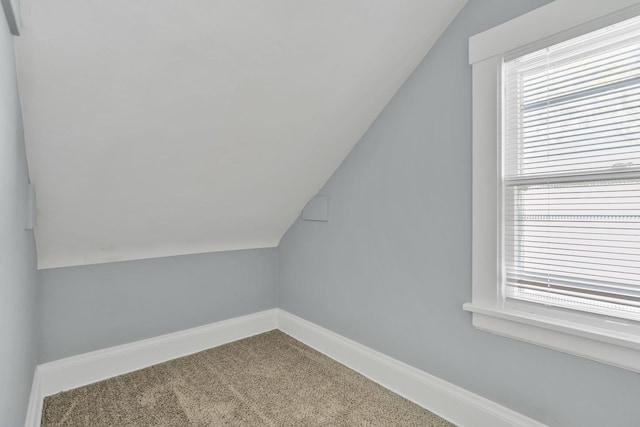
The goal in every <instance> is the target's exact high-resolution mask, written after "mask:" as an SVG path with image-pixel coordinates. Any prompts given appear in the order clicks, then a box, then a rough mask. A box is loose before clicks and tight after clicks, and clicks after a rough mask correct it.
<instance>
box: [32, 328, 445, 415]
mask: <svg viewBox="0 0 640 427" xmlns="http://www.w3.org/2000/svg"><path fill="white" fill-rule="evenodd" d="M42 426H46V427H50V426H74V427H80V426H433V427H436V426H437V427H440V426H453V424H451V423H449V422H447V421H445V420H443V419H442V418H439V417H438V416H436V415H434V414H433V413H431V412H429V411H427V410H425V409H423V408H421V407H419V406H418V405H415V404H413V403H411V402H409V401H408V400H406V399H404V398H402V397H400V396H398V395H397V394H394V393H392V392H390V391H389V390H387V389H385V388H383V387H380V386H379V385H377V384H376V383H374V382H372V381H370V380H368V379H367V378H365V377H363V376H362V375H360V374H358V373H356V372H354V371H352V370H351V369H349V368H347V367H345V366H344V365H341V364H339V363H337V362H336V361H334V360H332V359H330V358H328V357H326V356H324V355H322V354H321V353H318V352H317V351H315V350H313V349H311V348H310V347H308V346H306V345H304V344H302V343H300V342H299V341H296V340H294V339H293V338H291V337H289V336H288V335H286V334H284V333H282V332H280V331H277V330H275V331H271V332H267V333H265V334H261V335H256V336H254V337H251V338H247V339H243V340H240V341H236V342H233V343H230V344H226V345H223V346H220V347H216V348H212V349H210V350H206V351H203V352H200V353H196V354H193V355H190V356H187V357H182V358H180V359H175V360H171V361H169V362H165V363H161V364H159V365H154V366H151V367H149V368H146V369H142V370H139V371H135V372H132V373H129V374H125V375H120V376H118V377H114V378H110V379H108V380H105V381H101V382H98V383H95V384H91V385H88V386H85V387H80V388H77V389H74V390H69V391H65V392H62V393H59V394H56V395H54V396H49V397H47V398H45V400H44V409H43V413H42Z"/></svg>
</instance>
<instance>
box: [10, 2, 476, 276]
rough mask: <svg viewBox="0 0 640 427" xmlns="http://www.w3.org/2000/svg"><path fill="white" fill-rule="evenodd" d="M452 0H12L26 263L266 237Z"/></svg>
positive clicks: (250, 244) (393, 84)
mask: <svg viewBox="0 0 640 427" xmlns="http://www.w3.org/2000/svg"><path fill="white" fill-rule="evenodd" d="M464 3H465V1H464V0H393V1H389V0H328V1H318V0H316V1H311V0H224V1H222V0H135V1H132V0H126V1H125V0H109V1H96V0H57V1H46V0H23V4H22V24H23V27H22V30H21V31H22V35H21V37H18V38H17V39H16V43H17V45H16V49H17V57H18V63H19V66H18V73H19V86H20V93H21V98H22V108H23V116H24V117H23V119H24V126H25V139H26V143H27V154H28V161H29V168H30V173H31V178H32V181H33V183H34V185H35V189H36V193H37V204H38V210H37V222H38V225H37V228H36V242H37V248H38V263H39V268H51V267H60V266H70V265H82V264H92V263H101V262H110V261H119V260H131V259H141V258H152V257H159V256H168V255H178V254H190V253H199V252H211V251H221V250H233V249H245V248H262V247H274V246H277V245H278V242H279V240H280V238H281V237H282V236H283V234H284V233H285V232H286V230H287V229H288V227H289V226H290V225H291V223H292V222H293V221H294V220H295V219H296V217H297V216H298V215H299V213H300V210H301V209H302V208H303V207H304V205H305V204H306V203H307V201H308V200H309V199H310V198H312V197H313V196H314V195H315V194H316V193H317V191H318V190H319V189H320V188H321V187H322V185H323V184H324V183H325V182H326V180H327V179H328V178H329V177H330V175H331V174H332V173H333V172H334V170H335V169H336V168H337V167H338V166H339V165H340V163H341V162H342V160H343V159H344V158H345V156H346V155H347V154H348V152H349V151H350V150H351V148H352V147H353V146H354V145H355V144H356V142H357V141H358V140H359V139H360V137H361V136H362V135H363V134H364V132H365V131H366V129H367V128H368V127H369V125H370V124H371V122H372V121H373V120H374V119H375V117H376V116H377V115H378V114H379V112H380V111H381V110H382V109H383V108H384V106H385V105H386V104H387V102H388V101H389V100H390V99H391V97H392V96H393V95H394V94H395V92H396V91H397V90H398V89H399V87H400V86H401V85H402V83H403V82H404V80H405V79H406V78H407V77H408V75H409V74H410V73H411V71H413V69H414V68H415V66H416V65H417V64H418V63H419V61H420V60H421V59H422V58H423V56H424V55H425V54H426V53H427V51H428V50H429V49H430V48H431V46H432V45H433V44H434V42H435V41H436V39H437V38H438V37H439V36H440V34H441V33H442V32H443V31H444V29H445V28H446V27H447V25H448V24H449V23H450V21H451V20H452V19H453V17H454V16H455V15H456V14H457V12H458V11H459V10H460V8H461V7H462V6H463V5H464Z"/></svg>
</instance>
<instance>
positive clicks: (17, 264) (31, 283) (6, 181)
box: [0, 8, 37, 426]
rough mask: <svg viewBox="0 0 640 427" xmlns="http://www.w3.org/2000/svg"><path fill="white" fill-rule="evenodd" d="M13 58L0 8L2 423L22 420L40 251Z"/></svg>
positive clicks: (28, 387)
mask: <svg viewBox="0 0 640 427" xmlns="http://www.w3.org/2000/svg"><path fill="white" fill-rule="evenodd" d="M1 10H2V9H1V8H0V11H1ZM14 58H15V56H14V50H13V37H12V36H11V35H10V33H9V29H8V26H7V22H6V20H5V19H4V14H3V13H2V12H0V426H19V425H23V424H24V418H25V414H26V410H27V402H28V399H29V393H30V391H31V381H32V378H33V370H34V368H35V363H36V332H35V330H36V319H35V290H36V281H37V273H36V255H35V244H34V240H33V233H32V232H31V231H25V230H24V226H25V209H26V207H25V200H26V186H27V183H28V171H27V162H26V159H25V150H24V142H23V137H22V119H21V117H20V105H19V101H18V91H17V84H16V73H15V59H14Z"/></svg>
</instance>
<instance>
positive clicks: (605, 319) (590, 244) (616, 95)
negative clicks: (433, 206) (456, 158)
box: [464, 1, 640, 372]
mask: <svg viewBox="0 0 640 427" xmlns="http://www.w3.org/2000/svg"><path fill="white" fill-rule="evenodd" d="M555 3H556V4H554V3H552V4H550V5H548V6H545V7H543V8H541V9H538V10H536V11H534V12H532V13H530V14H527V15H524V16H523V17H520V18H517V20H515V21H518V22H514V21H511V22H509V23H507V24H504V25H503V26H501V27H497V28H496V29H493V30H490V31H489V32H486V33H483V34H481V35H479V36H476V38H475V39H474V38H472V39H471V41H470V57H471V61H470V62H471V63H472V65H473V83H474V93H473V113H474V127H473V133H474V141H473V149H474V157H473V162H474V175H473V177H474V182H473V191H474V196H473V197H474V202H473V206H474V217H473V230H474V231H473V297H472V302H471V303H467V304H465V306H464V307H465V309H466V310H468V311H471V312H472V313H473V323H474V325H475V326H476V327H477V328H479V329H483V330H487V331H490V332H494V333H497V334H501V335H505V336H509V337H512V338H516V339H520V340H524V341H528V342H531V343H535V344H539V345H543V346H546V347H550V348H554V349H558V350H562V351H565V352H570V353H573V354H577V355H580V356H584V357H588V358H591V359H594V360H598V361H602V362H605V363H610V364H613V365H616V366H620V367H624V368H627V369H631V370H634V371H637V372H640V17H634V16H635V15H639V14H640V10H638V7H637V6H635V7H632V8H626V9H625V8H624V7H623V8H622V9H620V10H616V9H615V8H616V7H618V8H619V7H620V5H623V6H624V5H625V3H626V2H624V1H619V2H618V1H614V2H613V4H610V5H609V8H608V9H607V8H606V7H605V8H602V9H600V10H593V11H592V14H591V15H589V13H586V14H582V15H581V16H578V17H575V16H573V17H572V16H571V15H572V14H573V15H575V13H574V11H572V10H571V9H572V6H571V4H570V2H555ZM558 14H560V15H559V16H560V17H561V19H556V22H555V23H554V24H552V25H549V26H548V27H545V26H540V25H537V27H539V28H536V22H540V20H541V19H544V18H545V16H556V17H557V16H558ZM563 14H564V17H565V18H566V22H563V19H562V17H563ZM571 21H573V22H571ZM545 22H546V21H545ZM523 28H524V31H521V30H522V29H523ZM517 31H521V32H523V33H525V35H524V36H523V35H522V34H517V35H516V34H515V33H516V32H517ZM510 34H513V37H510ZM491 40H500V42H498V43H497V45H498V46H497V47H489V48H487V47H486V46H487V45H488V43H489V41H491ZM503 40H507V42H504V41H503ZM492 49H493V51H492ZM496 49H497V50H498V51H497V52H496V51H495V50H496ZM478 51H479V52H481V54H482V55H483V56H482V57H481V58H475V57H474V55H476V56H480V55H479V54H478V53H477V52H478ZM485 51H486V52H485Z"/></svg>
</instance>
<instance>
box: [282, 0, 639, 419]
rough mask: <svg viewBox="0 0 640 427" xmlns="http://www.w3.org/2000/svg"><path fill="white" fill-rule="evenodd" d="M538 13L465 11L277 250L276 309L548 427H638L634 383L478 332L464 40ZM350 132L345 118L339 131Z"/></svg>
mask: <svg viewBox="0 0 640 427" xmlns="http://www.w3.org/2000/svg"><path fill="white" fill-rule="evenodd" d="M543 3H544V1H539V0H470V1H469V3H468V4H467V6H465V8H464V9H463V10H462V12H461V13H460V15H459V16H458V17H457V18H456V19H455V21H454V22H453V23H452V25H451V26H450V27H449V28H448V29H447V31H446V32H445V34H444V35H443V36H442V37H441V39H440V40H439V41H438V43H437V44H436V45H435V46H434V48H433V49H432V51H431V52H430V53H429V54H428V55H427V57H426V58H425V59H424V60H423V61H422V63H421V64H420V65H419V66H418V68H417V69H416V71H415V72H414V73H413V75H412V76H411V77H410V78H409V79H408V81H407V82H406V83H405V85H404V86H403V87H402V88H401V90H400V91H399V92H398V93H397V94H396V96H395V98H394V99H393V100H392V101H391V102H390V104H389V105H388V106H387V107H386V109H385V110H384V111H383V112H382V113H381V115H380V116H379V117H378V119H377V120H376V121H375V122H374V123H373V125H372V126H371V127H370V129H369V130H368V132H367V133H366V134H365V135H364V137H363V138H362V140H361V141H360V142H359V143H358V144H357V145H356V147H355V148H354V150H353V151H352V152H351V154H350V155H349V156H348V157H347V159H346V160H345V161H344V163H343V164H342V166H341V167H340V168H339V169H338V170H337V171H336V172H335V174H334V176H333V177H332V178H331V179H330V180H329V181H328V182H327V184H326V185H325V187H324V188H323V189H322V191H321V192H320V194H326V195H329V196H330V200H329V206H330V212H329V222H328V223H322V222H307V221H301V220H298V221H297V222H296V223H295V224H294V225H293V226H292V227H291V228H290V229H289V231H288V232H287V234H286V235H285V237H284V238H283V240H282V241H281V244H280V307H281V308H283V309H284V310H287V311H289V312H291V313H293V314H296V315H298V316H301V317H303V318H305V319H308V320H310V321H311V322H314V323H316V324H319V325H321V326H323V327H326V328H328V329H330V330H332V331H335V332H337V333H339V334H341V335H343V336H346V337H349V338H351V339H353V340H355V341H358V342H360V343H362V344H364V345H367V346H369V347H372V348H374V349H376V350H379V351H381V352H383V353H385V354H388V355H390V356H392V357H395V358H397V359H399V360H401V361H404V362H406V363H409V364H410V365H413V366H415V367H418V368H419V369H422V370H424V371H426V372H429V373H431V374H434V375H436V376H438V377H441V378H443V379H445V380H447V381H450V382H452V383H454V384H457V385H459V386H462V387H464V388H466V389H468V390H471V391H473V392H476V393H478V394H480V395H482V396H485V397H487V398H489V399H492V400H495V401H496V402H499V403H501V404H503V405H505V406H507V407H509V408H512V409H514V410H516V411H519V412H521V413H523V414H526V415H528V416H530V417H532V418H535V419H538V420H540V421H542V422H544V423H548V424H550V425H552V426H575V427H587V426H598V427H601V426H629V427H630V426H637V425H640V405H638V399H639V398H640V375H639V374H636V373H633V372H630V371H625V370H622V369H617V368H613V367H610V366H607V365H603V364H600V363H595V362H591V361H588V360H585V359H582V358H578V357H574V356H570V355H567V354H564V353H560V352H556V351H553V350H548V349H544V348H541V347H537V346H533V345H530V344H526V343H522V342H519V341H515V340H510V339H507V338H502V337H498V336H494V335H491V334H488V333H485V332H480V331H477V330H475V329H474V328H473V327H472V325H471V315H470V314H469V313H467V312H464V311H463V310H462V304H463V303H464V302H466V301H470V298H471V70H470V67H469V66H468V59H467V54H468V37H469V36H471V35H473V34H476V33H478V32H480V31H483V30H485V29H488V28H490V27H492V26H494V25H497V24H499V23H502V22H504V21H506V20H508V19H510V18H513V17H515V16H518V15H520V14H522V13H524V12H526V11H528V10H530V9H532V8H535V7H537V6H540V5H541V4H543ZM346 119H348V118H346Z"/></svg>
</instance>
